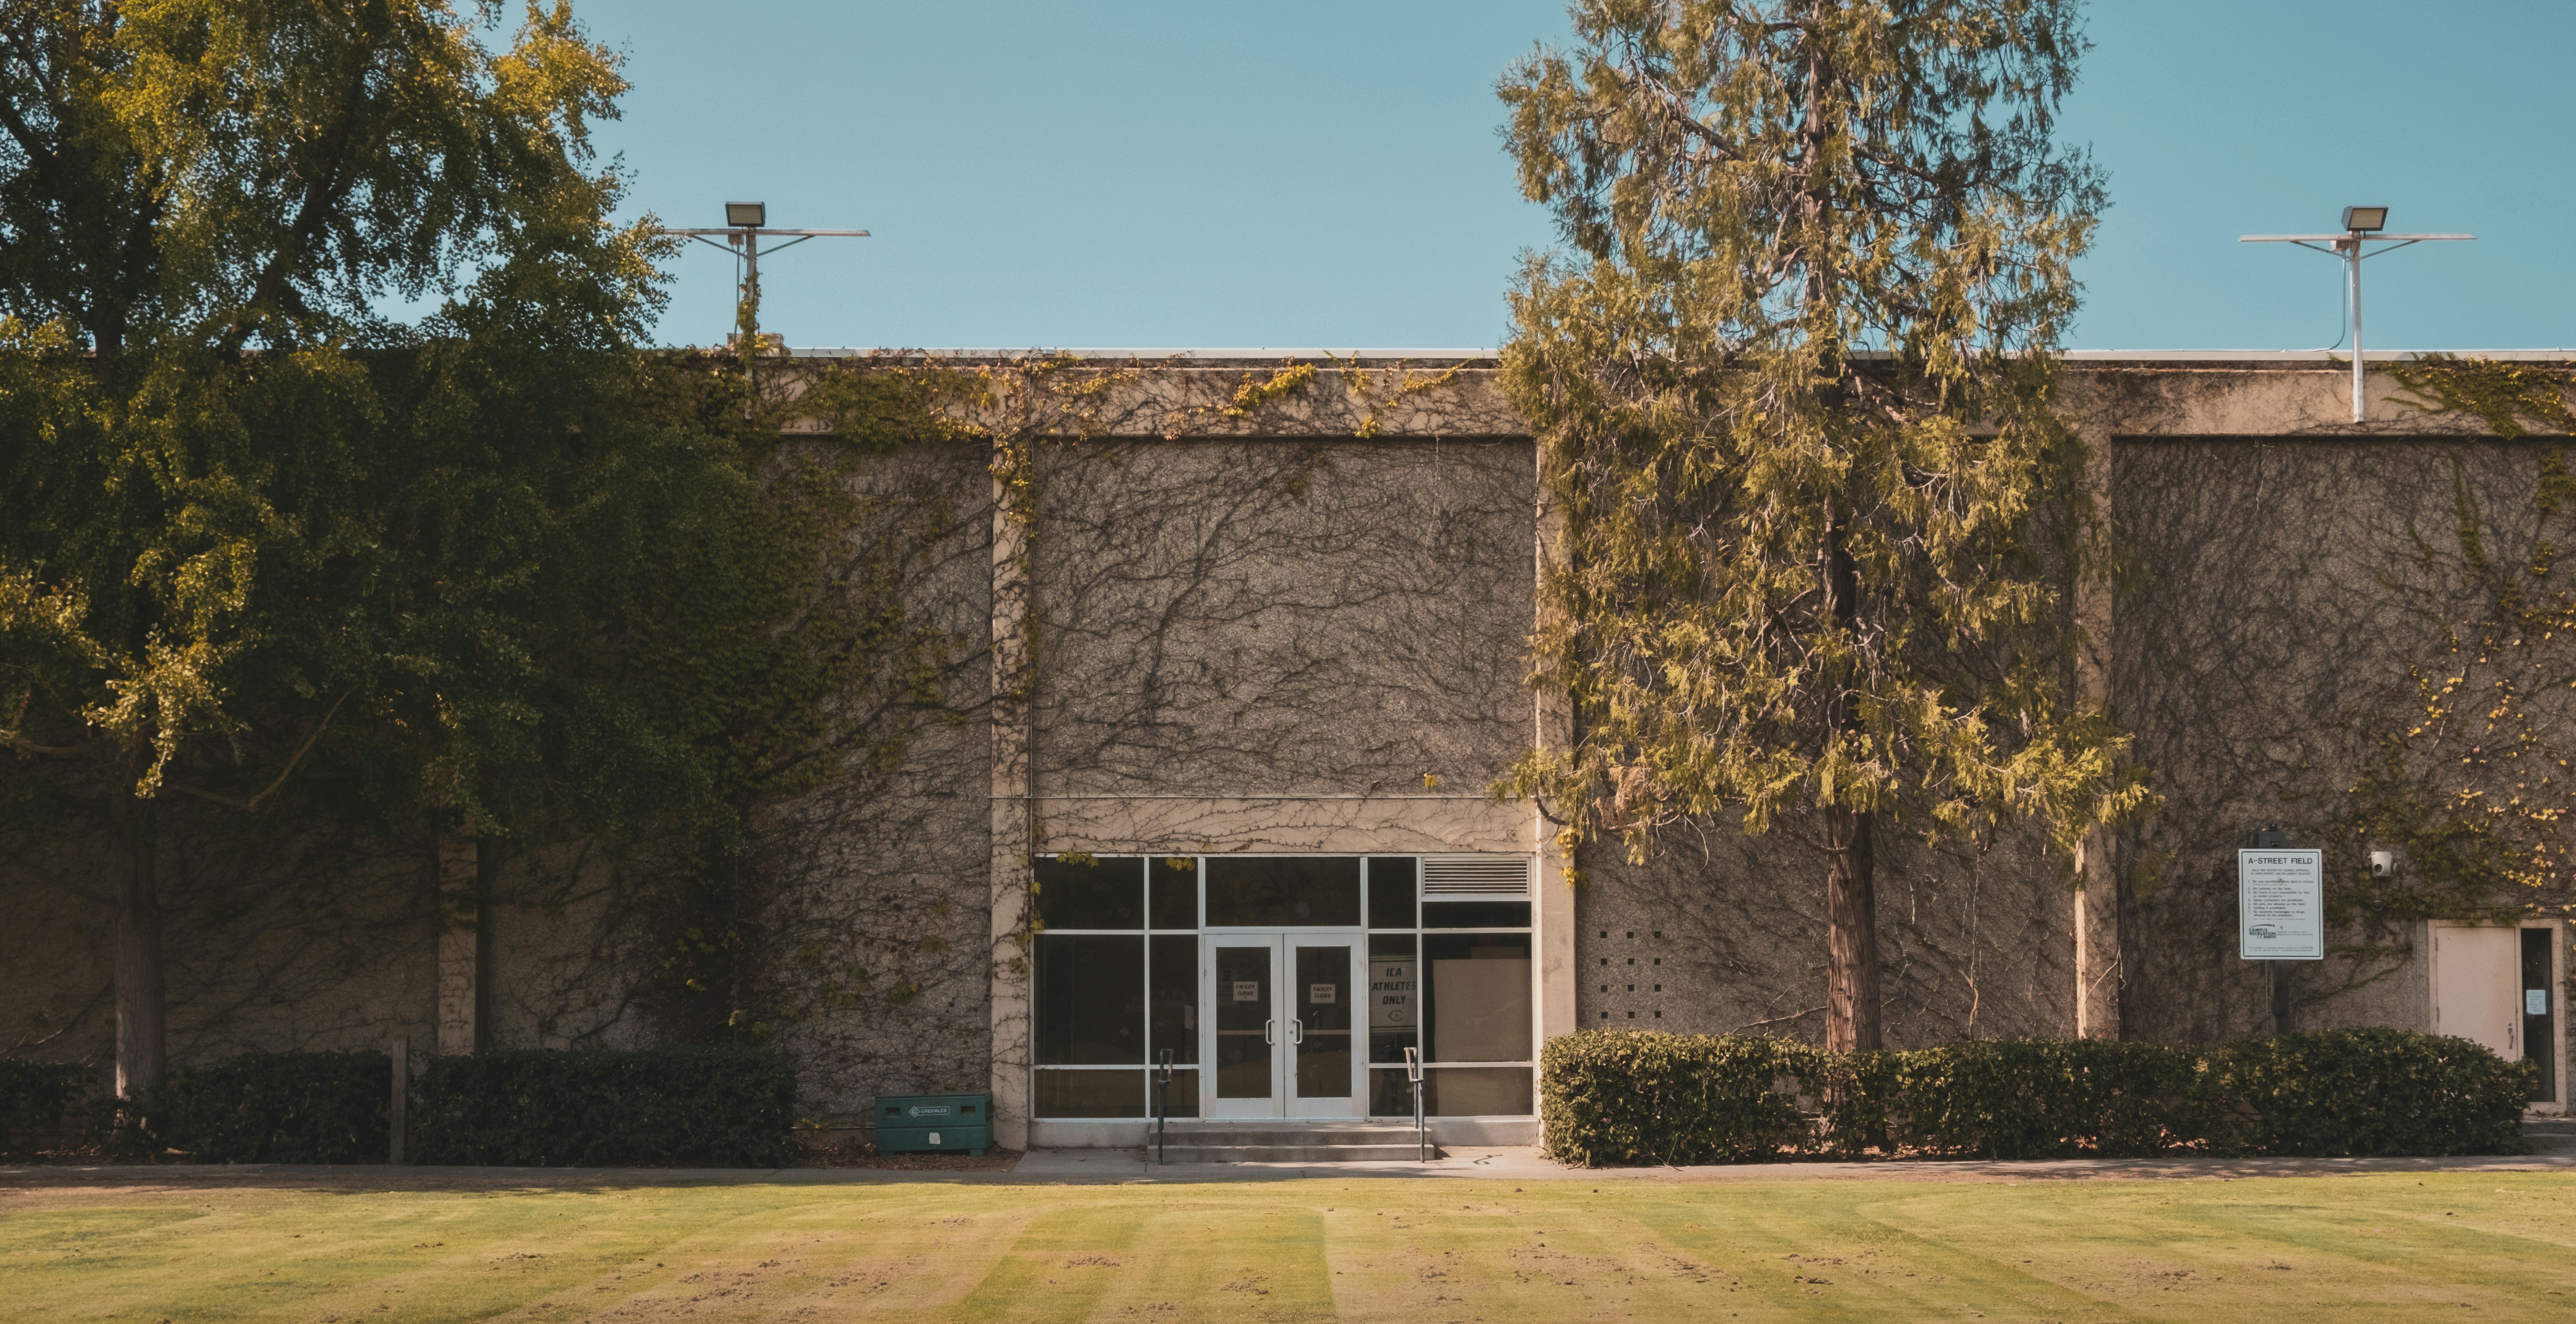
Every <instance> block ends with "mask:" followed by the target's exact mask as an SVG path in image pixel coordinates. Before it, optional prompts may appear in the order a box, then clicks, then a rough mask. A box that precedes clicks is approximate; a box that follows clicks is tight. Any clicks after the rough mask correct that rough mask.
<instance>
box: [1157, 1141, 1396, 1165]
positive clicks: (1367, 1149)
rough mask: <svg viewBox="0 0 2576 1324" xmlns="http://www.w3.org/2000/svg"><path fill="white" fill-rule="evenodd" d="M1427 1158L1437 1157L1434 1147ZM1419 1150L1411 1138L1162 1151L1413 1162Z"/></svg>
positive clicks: (1217, 1157) (1216, 1157)
mask: <svg viewBox="0 0 2576 1324" xmlns="http://www.w3.org/2000/svg"><path fill="white" fill-rule="evenodd" d="M1430 1154H1431V1157H1433V1158H1438V1157H1440V1150H1439V1148H1438V1147H1437V1146H1434V1147H1433V1148H1432V1149H1431V1150H1430ZM1422 1156H1423V1150H1422V1149H1421V1148H1419V1147H1417V1146H1416V1145H1415V1144H1414V1143H1413V1142H1412V1141H1411V1140H1409V1139H1408V1140H1407V1141H1405V1142H1404V1143H1403V1144H1400V1145H1319V1144H1285V1145H1209V1144H1186V1145H1184V1144H1169V1145H1166V1146H1165V1148H1164V1150H1163V1159H1162V1161H1163V1162H1165V1163H1414V1162H1418V1161H1420V1160H1421V1158H1422ZM1145 1157H1146V1159H1147V1160H1148V1161H1151V1160H1152V1159H1153V1158H1154V1147H1153V1146H1152V1145H1151V1144H1148V1145H1146V1146H1145Z"/></svg>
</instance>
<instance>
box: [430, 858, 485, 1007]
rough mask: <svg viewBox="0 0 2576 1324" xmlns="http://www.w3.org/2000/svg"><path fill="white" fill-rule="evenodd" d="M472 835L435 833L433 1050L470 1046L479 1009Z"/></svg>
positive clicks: (478, 913)
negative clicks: (435, 1029) (435, 1039)
mask: <svg viewBox="0 0 2576 1324" xmlns="http://www.w3.org/2000/svg"><path fill="white" fill-rule="evenodd" d="M476 855H477V852H476V851H475V849H474V838H473V837H471V836H469V835H467V834H465V833H462V832H447V833H442V834H440V836H439V838H438V1051H439V1053H440V1054H441V1055H452V1054H459V1053H471V1052H473V1051H474V1047H475V1043H476V1040H477V1032H478V1030H479V1028H480V1024H479V1022H480V1016H479V1013H480V1011H481V1008H480V1006H479V1005H478V1003H479V1002H480V1001H481V999H480V998H479V997H478V996H477V993H478V990H480V989H481V987H482V984H483V980H482V964H483V938H482V929H483V916H482V907H481V906H480V905H479V904H478V897H477V893H478V892H479V890H480V889H479V888H477V887H476V885H475V882H476V880H475V864H476Z"/></svg>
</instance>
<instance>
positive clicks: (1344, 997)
mask: <svg viewBox="0 0 2576 1324" xmlns="http://www.w3.org/2000/svg"><path fill="white" fill-rule="evenodd" d="M1292 945H1293V944H1292ZM1296 953H1297V955H1296V958H1295V962H1294V966H1295V970H1296V975H1297V977H1296V979H1295V980H1293V981H1292V982H1291V983H1290V984H1289V985H1288V1002H1289V1006H1290V1008H1291V1009H1292V1010H1291V1011H1290V1013H1289V1014H1290V1015H1292V1016H1294V1017H1295V1018H1296V1020H1297V1035H1296V1039H1297V1047H1296V1049H1295V1052H1296V1054H1297V1070H1296V1078H1297V1097H1298V1098H1301V1099H1347V1098H1349V1097H1351V1003H1352V989H1351V949H1350V946H1349V944H1348V943H1347V942H1336V943H1334V944H1333V945H1331V946H1329V947H1302V946H1301V947H1296Z"/></svg>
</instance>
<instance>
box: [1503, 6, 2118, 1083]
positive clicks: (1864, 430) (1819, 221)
mask: <svg viewBox="0 0 2576 1324" xmlns="http://www.w3.org/2000/svg"><path fill="white" fill-rule="evenodd" d="M2077 10H2078V5H2077V3H2076V0H1880V2H1878V3H1859V2H1853V0H1578V2H1577V3H1576V4H1575V5H1574V6H1573V8H1572V17H1573V22H1574V29H1575V33H1576V43H1575V45H1574V46H1573V47H1572V48H1571V49H1567V50H1561V51H1560V50H1548V49H1541V50H1540V51H1538V52H1536V53H1534V54H1533V55H1531V56H1530V57H1528V58H1526V59H1524V60H1522V61H1521V62H1520V63H1519V64H1517V65H1515V66H1514V67H1513V69H1512V70H1511V71H1510V72H1509V73H1507V74H1506V75H1505V76H1504V78H1503V80H1502V83H1501V86H1500V89H1499V90H1500V93H1501V95H1502V97H1503V100H1504V101H1505V102H1506V103H1507V104H1508V105H1509V107H1510V110H1511V121H1510V125H1509V128H1508V130H1507V135H1508V138H1509V142H1510V145H1511V149H1512V151H1513V153H1514V154H1515V156H1516V157H1517V160H1518V162H1519V167H1520V179H1521V186H1522V189H1523V191H1524V192H1525V193H1526V194H1527V195H1528V196H1529V197H1530V198H1532V199H1533V200H1535V201H1538V202H1540V203H1543V204H1545V205H1547V206H1548V207H1550V208H1551V209H1553V210H1554V212H1555V214H1556V217H1557V221H1558V224H1559V227H1560V229H1561V232H1562V234H1563V237H1564V239H1565V240H1566V241H1567V243H1568V244H1569V245H1570V246H1571V251H1570V252H1567V253H1560V254H1556V255H1549V256H1544V257H1538V258H1534V259H1532V260H1531V262H1530V263H1529V265H1528V266H1527V268H1526V269H1525V271H1524V272H1523V275H1522V278H1521V280H1520V282H1519V284H1518V286H1517V288H1516V289H1515V291H1514V293H1513V298H1512V308H1513V317H1514V331H1513V336H1512V339H1511V342H1510V344H1509V345H1508V346H1507V348H1506V349H1505V351H1504V356H1503V373H1504V380H1505V384H1506V388H1507V389H1508V391H1509V392H1510V394H1511V396H1512V399H1513V401H1514V403H1515V404H1516V405H1517V406H1518V408H1519V409H1520V410H1521V412H1522V414H1523V416H1524V417H1526V418H1528V419H1529V420H1530V421H1531V423H1532V425H1533V427H1534V428H1535V430H1536V433H1537V436H1538V444H1539V447H1540V455H1541V468H1542V482H1543V483H1544V485H1545V487H1546V489H1547V492H1548V495H1549V496H1550V497H1551V499H1552V500H1553V501H1554V502H1555V504H1556V506H1557V508H1558V509H1559V510H1560V511H1561V512H1562V514H1563V518H1564V521H1565V523H1564V543H1563V547H1564V554H1563V557H1562V560H1561V562H1560V563H1559V564H1557V565H1556V566H1554V567H1553V568H1551V569H1550V570H1549V571H1548V572H1547V573H1546V574H1545V575H1544V576H1543V583H1542V584H1541V594H1542V601H1543V605H1544V607H1545V608H1546V609H1547V611H1548V617H1547V620H1546V622H1545V623H1544V624H1543V625H1542V627H1541V629H1540V631H1539V633H1538V636H1537V638H1536V661H1535V680H1536V683H1537V684H1538V685H1539V686H1540V687H1542V689H1544V690H1548V691H1553V692H1556V693H1558V694H1560V695H1562V696H1564V697H1565V698H1566V699H1567V700H1568V701H1569V703H1570V706H1571V708H1572V713H1573V717H1574V721H1575V732H1574V737H1573V740H1572V742H1571V744H1570V745H1569V746H1568V747H1566V748H1562V749H1543V750H1538V751H1534V752H1533V753H1532V754H1530V755H1529V756H1528V757H1527V758H1526V759H1524V760H1523V762H1522V763H1521V764H1520V766H1519V767H1518V769H1517V770H1516V772H1515V774H1514V775H1513V777H1512V778H1511V779H1510V780H1509V781H1508V783H1507V787H1508V788H1509V789H1511V790H1513V791H1516V792H1518V793H1522V794H1533V795H1537V796H1539V797H1540V798H1541V799H1542V801H1543V802H1545V803H1547V804H1548V805H1549V807H1550V808H1551V811H1552V812H1554V813H1556V814H1557V815H1559V816H1560V818H1561V819H1562V821H1563V822H1564V824H1565V827H1564V830H1563V833H1562V835H1561V837H1560V843H1561V845H1562V846H1563V847H1564V848H1566V849H1567V850H1568V851H1569V852H1571V851H1572V850H1574V849H1576V848H1578V847H1580V846H1581V845H1582V844H1583V843H1585V842H1590V841H1595V840H1600V839H1604V838H1617V839H1620V840H1622V841H1623V842H1624V843H1625V845H1626V847H1627V848H1628V850H1629V852H1630V854H1631V857H1632V858H1635V859H1640V860H1642V859H1643V858H1644V857H1645V856H1646V855H1647V854H1649V853H1650V852H1651V851H1652V850H1653V848H1654V845H1655V841H1656V838H1657V835H1658V833H1659V832H1660V831H1661V830H1662V829H1665V828H1667V827H1669V826H1672V825H1674V824H1676V823H1679V822H1682V821H1685V820H1691V819H1699V818H1704V817H1707V816H1712V815H1721V814H1723V815H1729V816H1732V817H1733V818H1735V819H1736V821H1738V822H1739V823H1740V824H1741V825H1742V827H1743V828H1744V829H1746V830H1748V831H1752V832H1763V831H1766V830H1769V829H1771V828H1772V827H1774V826H1775V825H1780V824H1783V823H1787V824H1789V825H1790V826H1792V827H1793V828H1797V829H1809V830H1811V833H1812V838H1813V839H1814V840H1815V841H1816V843H1817V844H1818V845H1819V846H1820V848H1821V851H1822V854H1823V856H1824V875H1825V878H1824V890H1825V895H1826V911H1827V916H1828V920H1829V924H1828V932H1829V937H1828V945H1829V952H1828V956H1829V961H1828V970H1829V976H1828V987H1827V999H1826V1002H1827V1009H1826V1016H1827V1020H1826V1027H1827V1028H1826V1042H1827V1045H1828V1046H1829V1047H1832V1048H1835V1049H1841V1050H1855V1049H1871V1048H1875V1047H1877V1046H1878V1045H1879V1040H1880V1028H1879V1026H1880V1015H1879V1004H1880V997H1879V987H1878V957H1877V940H1876V933H1875V924H1876V918H1875V905H1874V900H1873V892H1874V860H1875V858H1876V853H1877V852H1876V847H1877V843H1878V840H1879V838H1880V835H1881V833H1882V831H1884V830H1887V829H1891V828H1894V829H1901V830H1907V831H1917V832H1924V833H1928V834H1936V835H1937V834H1942V833H1972V832H1979V831H1986V830H1991V829H1992V828H1994V827H1995V826H1997V825H2000V824H2004V823H2008V822H2031V823H2035V824H2037V825H2038V826H2039V827H2041V828H2042V829H2043V830H2044V831H2045V832H2046V834H2047V836H2048V837H2049V839H2050V840H2051V841H2052V842H2053V843H2054V844H2055V845H2057V846H2058V847H2060V848H2063V849H2065V850H2066V851H2067V852H2068V853H2069V854H2071V853H2072V852H2073V849H2074V847H2075V845H2076V843H2077V842H2078V841H2079V840H2080V838H2081V836H2082V834H2083V832H2084V831H2085V830H2086V829H2087V828H2088V827H2089V826H2090V825H2092V824H2093V823H2095V822H2098V821H2100V820H2102V819H2104V818H2105V817H2106V816H2113V815H2117V814H2119V813H2122V812H2124V811H2126V810H2128V809H2130V808H2132V807H2134V806H2135V805H2136V804H2137V803H2138V802H2139V801H2140V799H2141V797H2142V796H2143V794H2144V793H2143V791H2142V790H2140V789H2139V788H2138V787H2137V786H2136V785H2135V784H2134V783H2133V782H2131V781H2129V780H2128V779H2126V778H2124V777H2123V776H2122V775H2121V774H2120V773H2119V771H2118V770H2117V768H2116V762H2117V759H2118V756H2119V754H2120V752H2121V750H2122V748H2123V746H2124V738H2123V737H2122V736H2121V735H2120V734H2119V733H2118V732H2117V731H2116V730H2115V729H2114V727H2113V726H2112V725H2111V723H2110V722H2109V720H2108V718H2107V716H2106V715H2105V714H2104V713H2103V712H2101V711H2100V710H2099V709H2098V707H2097V706H2087V705H2085V704H2083V703H2080V702H2077V701H2076V700H2075V699H2074V698H2073V696H2072V695H2071V694H2070V689H2071V684H2072V681H2071V667H2070V661H2069V659H2070V658H2071V656H2072V649H2071V648H2070V646H2069V645H2070V643H2071V642H2072V640H2071V635H2072V630H2071V626H2070V623H2069V616H2068V613H2067V611H2066V609H2065V602H2064V595H2063V589H2064V585H2065V576H2066V574H2067V573H2068V572H2069V571H2068V562H2067V559H2066V557H2065V556H2063V555H2055V554H2053V549H2052V546H2051V540H2052V538H2053V537H2055V536H2056V535H2062V534H2064V533H2066V532H2067V531H2068V530H2069V528H2071V527H2072V525H2073V523H2074V522H2075V521H2080V520H2082V519H2083V518H2085V514H2086V512H2085V509H2084V500H2083V492H2082V489H2081V486H2080V482H2079V479H2080V475H2081V473H2082V471H2083V460H2084V452H2083V446H2082V443H2081V442H2080V440H2079V439H2078V438H2077V437H2076V436H2075V435H2074V434H2073V433H2072V432H2071V431H2070V430H2069V428H2068V426H2067V425H2066V424H2065V422H2064V421H2063V420H2062V419H2061V418H2060V417H2059V416H2058V415H2057V414H2056V413H2055V412H2054V410H2053V407H2052V399H2053V393H2054V389H2055V386H2056V382H2057V367H2058V365H2057V361H2056V355H2055V350H2056V346H2057V342H2058V337H2059V336H2060V334H2061V333H2062V331H2063V329H2064V327H2065V324H2066V322H2067V319H2068V318H2069V317H2070V316H2071V315H2072V314H2073V313H2074V311H2075V309H2076V306H2077V301H2078V300H2077V295H2078V290H2077V286H2076V283H2075V281H2074V279H2073V277H2072V275H2071V274H2070V271H2069V264H2070V263H2071V262H2072V261H2073V260H2074V259H2075V258H2076V257H2077V256H2079V255H2080V254H2081V253H2082V252H2083V251H2084V249H2085V247H2086V244H2087V242H2088V240H2089V237H2090V235H2091V233H2092V228H2093V222H2094V216H2095V214H2096V213H2097V212H2098V211H2099V210H2100V209H2101V208H2102V207H2103V205H2104V191H2103V185H2102V181H2101V177H2100V175H2099V174H2098V172H2097V171H2096V170H2095V169H2094V168H2093V167H2092V165H2091V164H2090V163H2089V161H2088V160H2087V159H2086V157H2085V155H2084V154H2083V153H2082V152H2081V151H2079V150H2074V149H2070V148H2068V147H2066V146H2065V145H2063V144H2061V143H2059V142H2058V141H2056V138H2055V125H2054V117H2055V112H2056V108H2057V106H2058V103H2059V101H2060V99H2061V98H2062V97H2064V95H2065V94H2066V92H2067V90H2068V89H2069V87H2070V86H2071V85H2072V84H2073V81H2074V77H2075V65H2076V60H2077V57H2078V56H2079V55H2080V54H2081V52H2082V51H2083V50H2084V46H2085V43H2084V40H2083V36H2082V32H2081V28H2080V23H2079V17H2078V13H2077ZM2065 547H2066V544H2064V543H2063V542H2061V543H2059V544H2058V547H2057V548H2056V549H2054V550H2064V548H2065Z"/></svg>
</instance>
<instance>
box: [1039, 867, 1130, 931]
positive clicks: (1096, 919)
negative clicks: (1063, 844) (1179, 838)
mask: <svg viewBox="0 0 2576 1324" xmlns="http://www.w3.org/2000/svg"><path fill="white" fill-rule="evenodd" d="M1037 885H1038V896H1037V902H1038V918H1039V919H1041V920H1043V921H1045V922H1046V927H1048V928H1050V929H1141V928H1143V927H1145V872H1144V861H1143V860H1140V859H1138V858H1137V857H1135V856H1133V855H1103V856H1098V857H1095V858H1093V859H1091V860H1090V861H1088V862H1084V861H1080V860H1067V859H1059V858H1056V857H1054V856H1045V857H1041V858H1040V859H1039V860H1038V862H1037Z"/></svg>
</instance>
